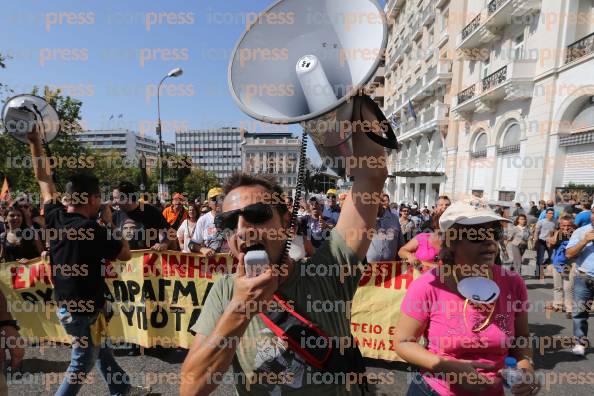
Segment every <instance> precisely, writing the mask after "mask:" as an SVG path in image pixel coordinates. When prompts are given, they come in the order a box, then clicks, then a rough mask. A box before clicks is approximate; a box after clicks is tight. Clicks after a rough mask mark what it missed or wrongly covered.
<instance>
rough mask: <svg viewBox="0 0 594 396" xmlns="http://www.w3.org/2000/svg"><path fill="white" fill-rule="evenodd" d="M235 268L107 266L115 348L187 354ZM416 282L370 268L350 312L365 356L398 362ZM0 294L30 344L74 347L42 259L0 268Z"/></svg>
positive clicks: (190, 262) (411, 275) (187, 258)
mask: <svg viewBox="0 0 594 396" xmlns="http://www.w3.org/2000/svg"><path fill="white" fill-rule="evenodd" d="M236 265H237V262H236V260H234V259H233V258H232V257H231V256H230V255H223V254H221V255H215V256H212V257H205V256H200V255H195V254H183V253H180V252H173V251H166V252H154V251H148V250H143V251H134V252H133V254H132V258H131V259H130V260H129V261H127V262H113V263H111V262H107V263H105V265H104V266H103V269H102V270H103V271H105V278H106V283H107V286H108V289H109V294H110V304H108V305H109V306H110V307H111V309H112V311H113V314H114V315H113V317H112V319H111V321H110V322H109V326H108V335H109V337H110V340H111V342H112V343H113V344H117V343H130V344H137V345H141V346H143V347H147V348H149V347H154V346H162V347H181V348H189V346H190V345H191V343H192V339H193V337H194V334H192V332H191V330H190V328H191V327H192V325H193V324H194V322H195V321H196V319H197V318H198V316H199V315H200V311H201V309H202V307H203V305H204V302H205V300H206V297H207V295H208V292H209V290H210V288H211V287H212V285H213V284H214V282H215V281H216V279H218V278H219V277H220V276H222V274H226V273H232V272H234V270H235V268H236ZM73 275H75V274H74V273H73ZM79 275H82V274H79ZM417 276H418V273H417V272H416V271H415V270H413V269H412V268H411V267H409V266H407V265H406V264H403V263H401V262H381V263H371V264H369V265H368V267H367V270H366V271H365V272H364V274H363V276H362V278H361V281H360V283H359V288H358V289H357V293H356V295H355V298H354V300H353V303H352V307H351V326H352V333H353V335H354V336H355V338H356V339H357V341H358V343H359V346H360V348H361V352H362V353H363V355H364V356H365V357H369V358H373V359H383V360H390V361H397V360H400V359H399V358H398V355H397V354H396V353H395V351H394V340H395V333H396V323H397V321H398V317H399V315H400V304H401V302H402V298H403V297H404V294H405V293H406V289H408V287H409V286H410V284H411V282H412V281H413V279H415V278H416V277H417ZM0 290H1V291H2V293H3V294H4V295H5V296H6V300H7V307H8V310H9V311H10V312H11V313H12V315H13V317H14V318H15V319H17V320H18V321H19V323H20V326H21V336H22V337H23V339H24V340H25V341H26V342H27V343H28V344H38V345H40V347H43V346H44V345H47V343H48V342H49V343H65V344H68V343H70V341H71V340H70V337H69V336H67V335H66V333H65V332H64V329H63V328H62V326H61V325H60V323H59V321H58V318H57V316H56V313H55V304H54V303H53V302H52V291H53V286H52V281H51V271H50V267H49V264H48V263H47V262H44V261H43V260H42V259H41V258H39V259H35V260H31V261H29V262H27V263H25V264H21V263H18V262H11V263H4V264H2V266H1V268H0ZM318 304H319V305H320V306H319V307H317V308H316V309H322V310H323V309H326V308H325V305H324V302H319V303H318ZM81 308H82V309H84V306H83V307H81Z"/></svg>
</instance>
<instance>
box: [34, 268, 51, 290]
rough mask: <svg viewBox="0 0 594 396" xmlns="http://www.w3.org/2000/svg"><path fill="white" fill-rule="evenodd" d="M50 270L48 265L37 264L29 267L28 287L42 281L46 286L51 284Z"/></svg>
mask: <svg viewBox="0 0 594 396" xmlns="http://www.w3.org/2000/svg"><path fill="white" fill-rule="evenodd" d="M50 274H51V269H50V266H49V264H44V263H39V264H33V265H30V266H29V287H33V286H35V283H37V281H40V280H43V283H45V284H46V285H51V284H52V278H51V275H50Z"/></svg>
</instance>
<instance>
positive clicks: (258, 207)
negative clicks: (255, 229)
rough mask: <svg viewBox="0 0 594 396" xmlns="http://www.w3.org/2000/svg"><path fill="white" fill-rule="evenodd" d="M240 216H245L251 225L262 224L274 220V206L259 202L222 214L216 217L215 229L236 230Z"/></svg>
mask: <svg viewBox="0 0 594 396" xmlns="http://www.w3.org/2000/svg"><path fill="white" fill-rule="evenodd" d="M239 216H243V218H244V219H246V220H247V221H248V222H249V223H251V224H262V223H265V222H267V221H269V220H270V219H272V216H273V212H272V205H271V204H265V203H262V202H259V203H255V204H252V205H248V206H246V207H244V208H241V209H235V210H230V211H228V212H223V213H220V214H218V215H217V216H216V217H215V227H217V229H218V230H235V229H237V222H238V221H239Z"/></svg>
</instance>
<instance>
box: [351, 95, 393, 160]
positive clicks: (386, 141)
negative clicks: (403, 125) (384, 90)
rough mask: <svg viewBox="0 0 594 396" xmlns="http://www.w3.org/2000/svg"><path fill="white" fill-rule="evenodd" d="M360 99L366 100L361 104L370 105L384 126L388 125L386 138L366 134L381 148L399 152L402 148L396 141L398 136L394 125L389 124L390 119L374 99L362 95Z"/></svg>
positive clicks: (369, 133)
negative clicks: (393, 127)
mask: <svg viewBox="0 0 594 396" xmlns="http://www.w3.org/2000/svg"><path fill="white" fill-rule="evenodd" d="M360 98H361V99H363V100H364V102H363V103H362V104H361V105H362V106H364V105H366V104H368V105H369V106H370V107H371V108H372V109H373V113H374V114H375V116H376V117H377V118H378V120H380V121H381V122H382V124H387V125H388V130H387V131H386V137H383V136H380V135H377V134H375V133H373V132H365V134H366V135H367V137H368V138H369V139H371V140H373V141H374V142H375V143H377V144H379V145H380V146H383V147H385V148H389V149H393V150H398V149H399V148H400V145H399V144H398V140H397V139H396V134H395V133H394V130H393V129H392V125H391V124H390V122H388V119H387V118H386V116H385V115H384V112H383V111H382V109H380V107H379V106H378V104H377V103H375V102H374V101H373V99H371V98H370V97H369V96H368V95H361V96H360Z"/></svg>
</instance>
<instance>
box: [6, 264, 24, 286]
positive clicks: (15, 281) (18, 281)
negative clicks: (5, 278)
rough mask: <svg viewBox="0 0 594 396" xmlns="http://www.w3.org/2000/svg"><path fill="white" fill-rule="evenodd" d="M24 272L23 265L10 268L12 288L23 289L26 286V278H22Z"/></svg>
mask: <svg viewBox="0 0 594 396" xmlns="http://www.w3.org/2000/svg"><path fill="white" fill-rule="evenodd" d="M24 273H25V267H23V266H19V267H11V268H10V274H11V277H12V288H13V289H25V288H26V287H27V282H26V279H24V278H23V274H24Z"/></svg>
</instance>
